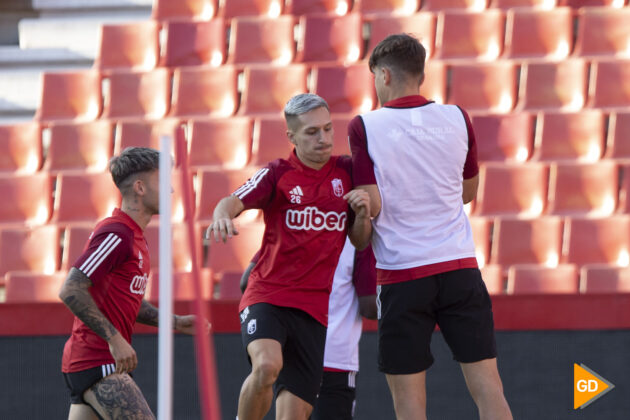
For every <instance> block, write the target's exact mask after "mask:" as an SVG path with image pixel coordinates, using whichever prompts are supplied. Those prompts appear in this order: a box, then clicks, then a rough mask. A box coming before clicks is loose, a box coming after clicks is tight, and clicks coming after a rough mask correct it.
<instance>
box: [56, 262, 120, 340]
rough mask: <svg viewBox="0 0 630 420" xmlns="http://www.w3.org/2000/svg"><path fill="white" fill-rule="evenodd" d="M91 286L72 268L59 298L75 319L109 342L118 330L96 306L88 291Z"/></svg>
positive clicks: (83, 275) (81, 274)
mask: <svg viewBox="0 0 630 420" xmlns="http://www.w3.org/2000/svg"><path fill="white" fill-rule="evenodd" d="M91 285H92V282H91V281H90V279H89V278H88V277H87V276H86V275H85V274H83V273H82V272H81V271H79V270H77V269H76V268H72V269H71V270H70V272H69V273H68V277H67V278H66V281H65V283H64V285H63V287H62V288H61V292H59V297H60V298H61V300H62V301H63V303H65V305H66V306H67V307H68V309H70V311H71V312H72V313H73V314H74V315H75V316H76V317H77V318H79V319H80V320H81V321H82V322H83V323H84V324H85V325H87V326H88V327H89V328H90V329H91V330H92V331H94V332H95V333H96V334H97V335H98V336H99V337H101V338H102V339H103V340H105V341H109V340H110V339H111V338H112V337H113V336H114V335H116V334H118V330H117V329H116V327H114V326H113V325H112V323H111V322H109V320H108V319H107V318H106V317H105V315H103V313H102V312H101V311H100V309H98V306H96V302H94V299H93V298H92V295H90V292H89V291H88V288H89V287H90V286H91Z"/></svg>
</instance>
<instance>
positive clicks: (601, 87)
mask: <svg viewBox="0 0 630 420" xmlns="http://www.w3.org/2000/svg"><path fill="white" fill-rule="evenodd" d="M589 105H590V106H591V107H593V108H603V109H612V110H627V109H628V106H630V60H622V59H619V60H608V61H594V62H593V63H592V65H591V80H590V83H589Z"/></svg>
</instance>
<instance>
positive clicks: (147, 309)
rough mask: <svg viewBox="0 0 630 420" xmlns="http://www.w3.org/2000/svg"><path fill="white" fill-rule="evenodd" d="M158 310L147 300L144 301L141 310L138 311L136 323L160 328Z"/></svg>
mask: <svg viewBox="0 0 630 420" xmlns="http://www.w3.org/2000/svg"><path fill="white" fill-rule="evenodd" d="M158 316H159V312H158V309H157V308H156V307H155V306H153V305H151V304H150V303H149V302H147V301H146V300H144V299H142V305H140V310H139V311H138V316H137V317H136V321H138V322H139V323H141V324H146V325H151V326H153V327H157V326H158Z"/></svg>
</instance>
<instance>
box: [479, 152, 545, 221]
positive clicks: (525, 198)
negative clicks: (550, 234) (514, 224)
mask: <svg viewBox="0 0 630 420" xmlns="http://www.w3.org/2000/svg"><path fill="white" fill-rule="evenodd" d="M548 179H549V168H548V167H547V166H546V165H544V164H541V163H524V164H523V163H521V164H507V163H491V162H488V163H484V164H482V165H480V168H479V193H478V194H477V198H476V200H475V201H476V203H475V208H474V214H475V215H478V216H494V215H511V216H518V217H522V218H533V217H538V216H540V215H541V214H542V212H543V210H544V209H545V205H546V200H547V189H548Z"/></svg>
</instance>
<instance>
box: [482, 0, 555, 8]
mask: <svg viewBox="0 0 630 420" xmlns="http://www.w3.org/2000/svg"><path fill="white" fill-rule="evenodd" d="M555 6H556V0H490V7H492V8H498V9H505V10H507V9H511V8H513V7H522V8H525V7H535V8H538V9H551V8H553V7H555Z"/></svg>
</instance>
